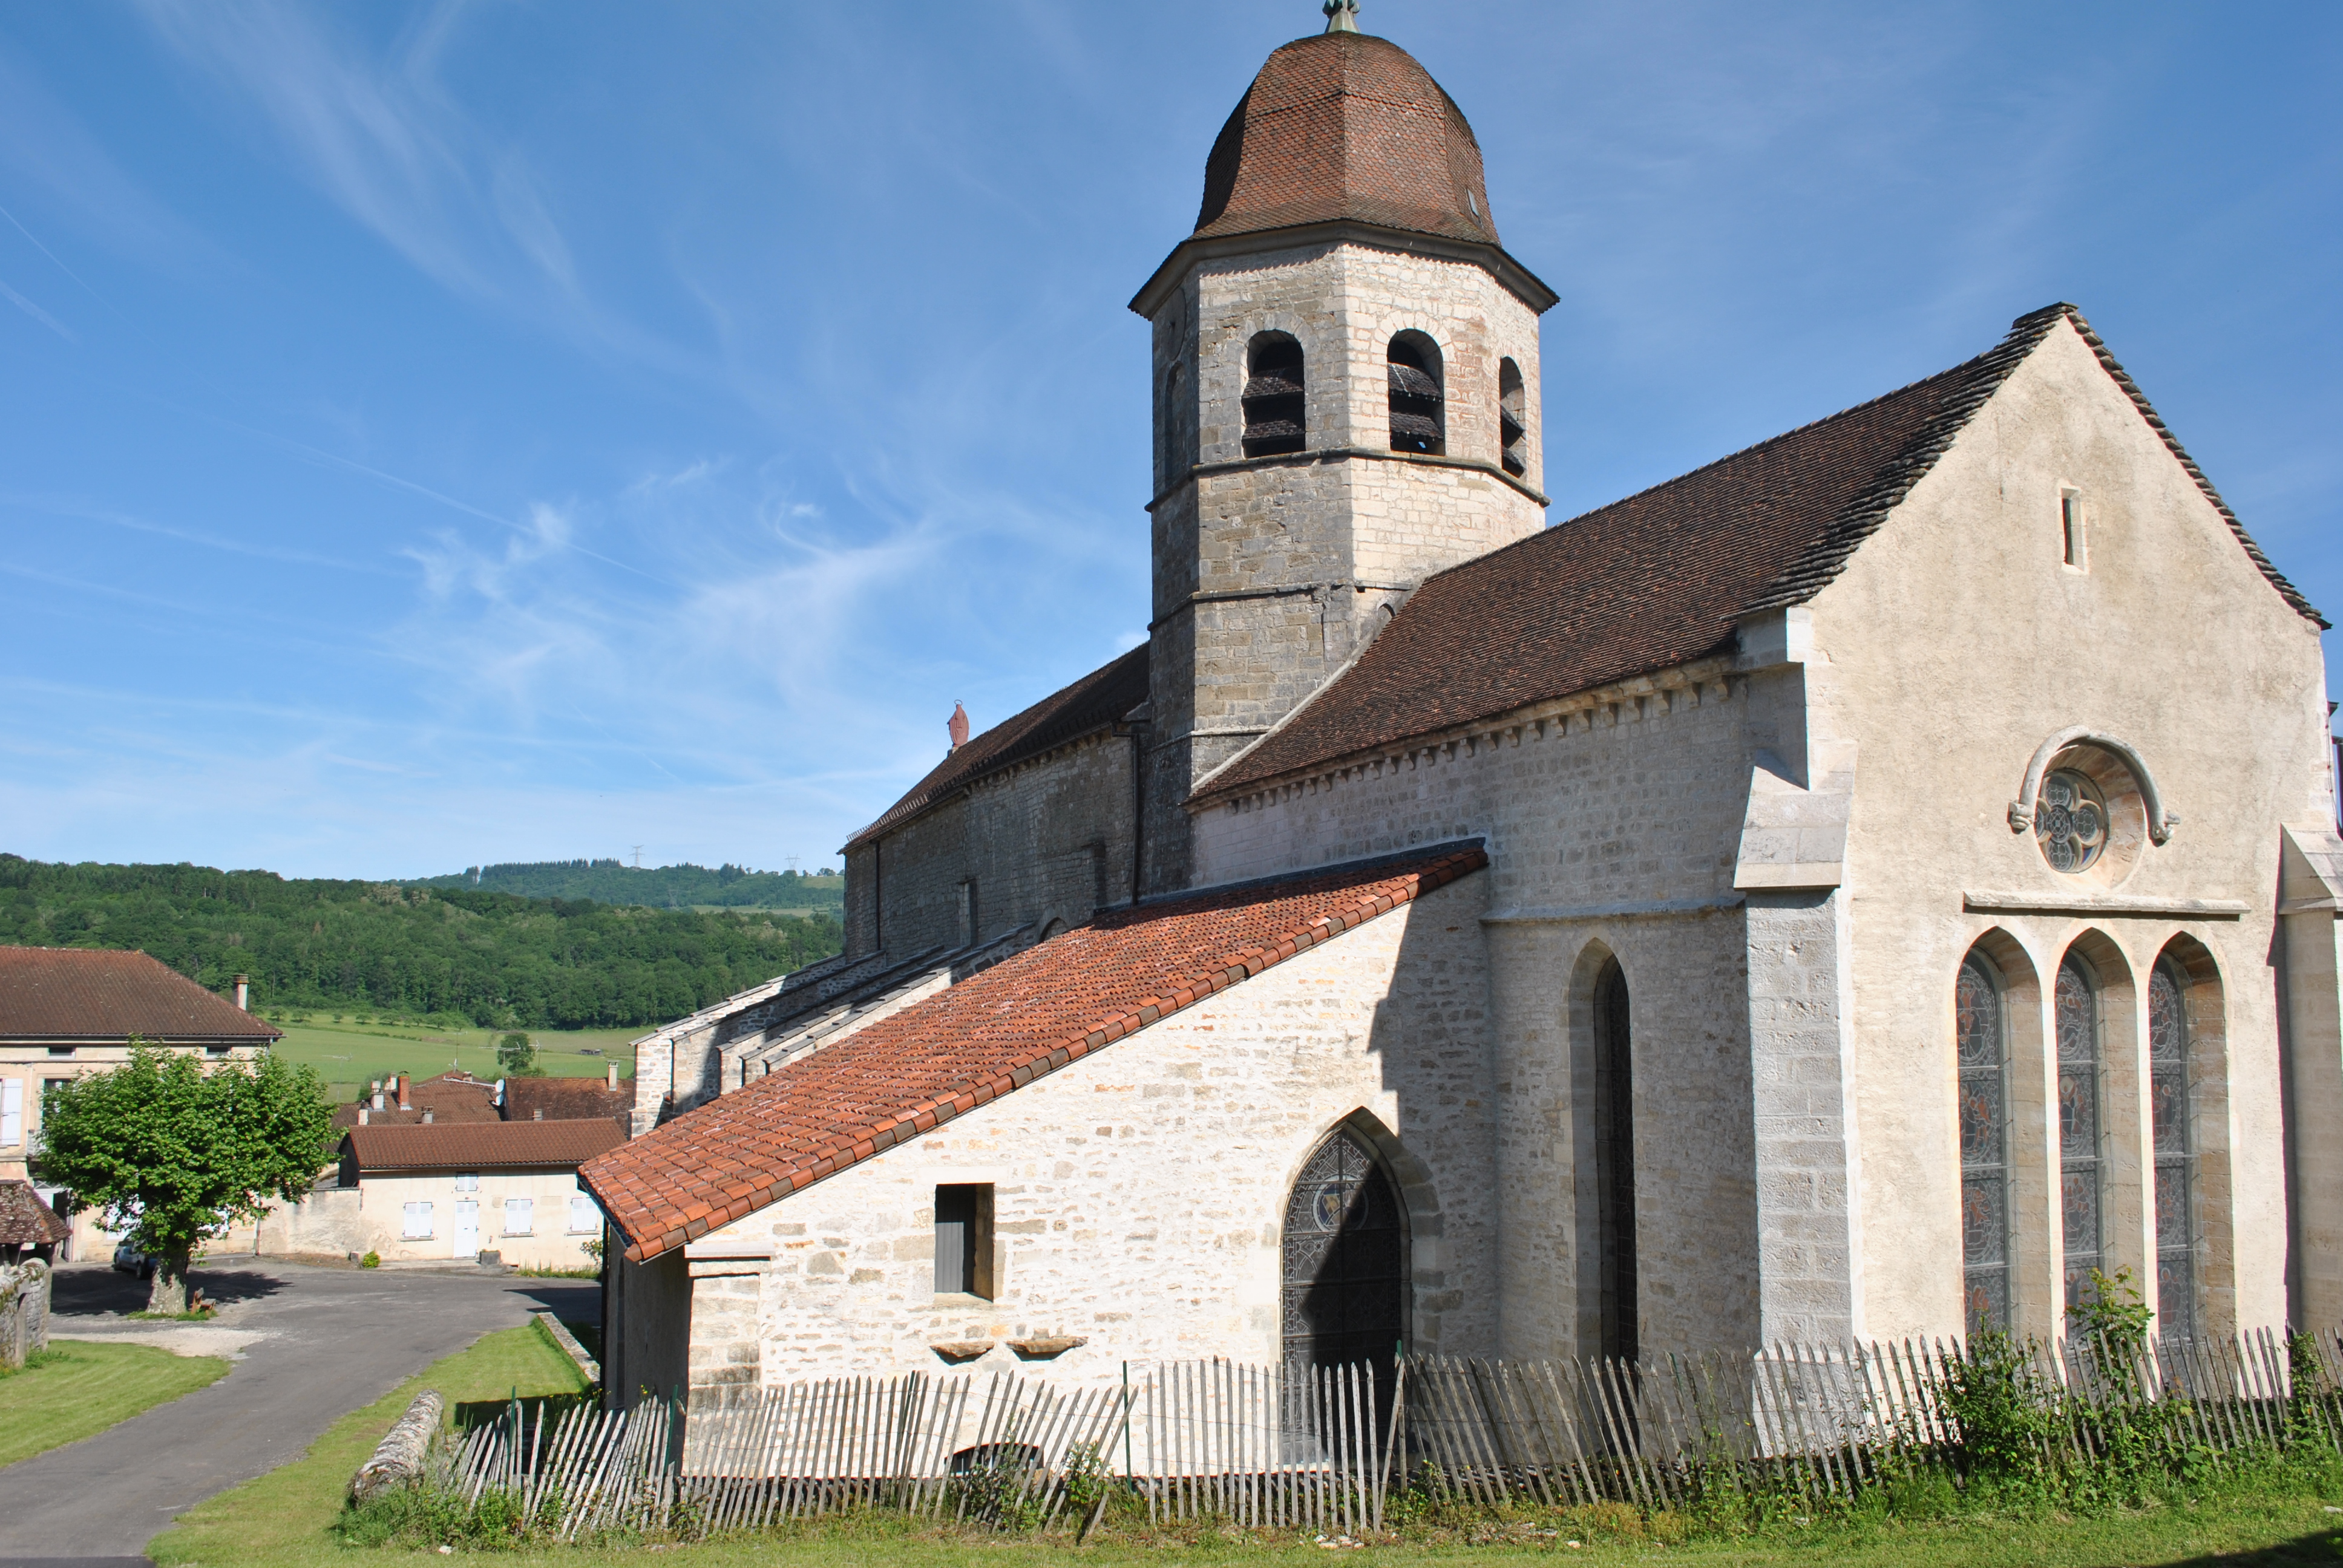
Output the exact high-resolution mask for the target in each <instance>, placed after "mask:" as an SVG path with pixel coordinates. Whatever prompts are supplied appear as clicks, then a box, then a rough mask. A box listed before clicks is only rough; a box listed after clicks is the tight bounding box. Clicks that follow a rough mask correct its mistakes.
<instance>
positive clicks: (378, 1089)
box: [374, 1083, 382, 1111]
mask: <svg viewBox="0 0 2343 1568" xmlns="http://www.w3.org/2000/svg"><path fill="white" fill-rule="evenodd" d="M374 1108H375V1109H376V1110H377V1111H380V1110H381V1109H382V1085H381V1084H379V1083H377V1084H376V1085H375V1086H374Z"/></svg>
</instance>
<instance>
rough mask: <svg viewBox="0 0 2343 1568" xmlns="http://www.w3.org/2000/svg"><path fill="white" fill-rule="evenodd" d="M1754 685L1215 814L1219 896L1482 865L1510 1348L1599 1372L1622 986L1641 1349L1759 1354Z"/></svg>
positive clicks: (1357, 772)
mask: <svg viewBox="0 0 2343 1568" xmlns="http://www.w3.org/2000/svg"><path fill="white" fill-rule="evenodd" d="M1750 708H1751V695H1750V683H1749V681H1748V679H1747V678H1745V677H1743V676H1739V675H1735V674H1733V673H1732V672H1731V671H1730V670H1729V668H1726V667H1725V666H1724V665H1723V664H1722V663H1711V664H1709V665H1706V666H1703V667H1696V668H1694V669H1692V670H1689V671H1678V672H1674V673H1671V674H1668V675H1666V676H1664V677H1663V678H1659V679H1654V680H1648V681H1639V682H1634V683H1628V684H1626V685H1624V686H1622V687H1620V688H1616V689H1606V690H1604V691H1601V692H1595V693H1590V694H1588V695H1587V696H1586V697H1585V698H1584V699H1575V700H1574V702H1573V703H1571V704H1557V705H1553V708H1552V711H1550V712H1545V713H1544V717H1541V718H1535V719H1529V720H1527V721H1524V722H1519V723H1515V722H1513V721H1512V720H1508V721H1507V722H1506V724H1504V725H1503V726H1501V727H1499V728H1498V729H1497V730H1496V732H1495V734H1494V735H1493V737H1492V736H1490V735H1487V734H1483V735H1480V736H1467V737H1465V738H1463V739H1458V740H1457V741H1456V742H1455V744H1453V746H1452V745H1450V744H1448V743H1447V742H1446V741H1444V740H1443V741H1442V742H1440V743H1438V744H1435V745H1431V746H1427V747H1423V748H1421V749H1405V754H1403V755H1398V756H1393V757H1387V758H1383V759H1377V760H1375V761H1373V762H1372V763H1368V764H1363V765H1361V766H1358V767H1356V768H1352V769H1342V770H1340V771H1339V772H1337V773H1334V774H1332V775H1330V776H1328V777H1324V778H1321V779H1315V780H1311V781H1307V782H1304V783H1302V784H1299V785H1293V786H1289V787H1287V788H1285V789H1280V790H1276V791H1272V792H1268V793H1265V794H1263V795H1261V796H1255V797H1252V798H1250V799H1245V800H1242V801H1239V802H1236V803H1233V804H1224V805H1220V806H1215V807H1212V808H1210V809H1206V810H1205V811H1203V812H1202V814H1201V815H1200V816H1199V818H1198V819H1197V823H1196V829H1197V837H1198V874H1199V879H1200V880H1202V881H1206V882H1212V881H1221V880H1227V879H1235V878H1238V877H1242V876H1252V875H1259V874H1263V873H1267V872H1272V871H1277V870H1283V869H1294V868H1300V867H1307V866H1312V865H1318V864H1322V863H1328V862H1333V861H1339V860H1344V859H1354V858H1357V857H1360V856H1364V855H1371V854H1379V853H1384V852H1388V851H1390V850H1393V849H1404V848H1406V847H1408V846H1409V845H1411V844H1418V843H1433V842H1438V841H1440V840H1443V839H1450V838H1455V837H1461V836H1468V835H1471V836H1482V837H1484V838H1485V839H1487V841H1488V845H1489V854H1490V859H1491V861H1492V866H1491V869H1490V870H1489V872H1488V873H1487V875H1488V877H1489V878H1490V884H1491V892H1490V902H1491V905H1492V909H1491V912H1490V913H1489V915H1488V916H1487V917H1486V920H1485V921H1484V924H1485V926H1486V928H1487V930H1488V940H1489V943H1490V963H1491V966H1492V973H1493V1026H1494V1027H1493V1033H1494V1039H1495V1049H1496V1052H1497V1071H1496V1081H1497V1085H1498V1103H1499V1124H1498V1125H1499V1141H1498V1171H1497V1181H1498V1198H1499V1201H1500V1203H1501V1205H1502V1210H1503V1228H1504V1234H1505V1236H1506V1244H1505V1247H1504V1249H1503V1260H1504V1261H1503V1335H1502V1343H1503V1353H1504V1354H1506V1355H1512V1356H1535V1355H1552V1354H1570V1353H1593V1352H1594V1349H1595V1346H1596V1339H1595V1335H1596V1332H1597V1326H1598V1316H1597V1311H1598V1309H1597V1301H1596V1296H1595V1276H1594V1221H1595V1214H1594V1168H1593V1163H1592V1158H1593V1157H1592V1147H1593V1143H1592V1121H1591V1110H1590V1106H1591V1093H1592V1073H1593V1058H1592V1055H1591V1049H1592V1048H1591V1037H1592V1032H1593V1019H1592V1012H1591V1008H1590V1006H1589V998H1590V996H1591V993H1592V990H1593V987H1594V980H1595V977H1596V973H1597V971H1598V970H1600V968H1601V965H1602V960H1604V958H1606V957H1613V956H1615V957H1616V958H1617V959H1618V960H1619V962H1620V965H1621V968H1622V969H1623V970H1624V973H1625V975H1626V979H1627V984H1628V993H1629V997H1630V1017H1631V1029H1632V1033H1633V1038H1634V1061H1635V1088H1634V1118H1635V1127H1636V1137H1635V1151H1636V1155H1635V1159H1636V1186H1637V1199H1638V1203H1637V1210H1638V1222H1637V1241H1636V1248H1637V1260H1638V1264H1639V1271H1640V1274H1641V1277H1642V1282H1643V1288H1642V1292H1641V1296H1640V1301H1639V1315H1640V1319H1641V1323H1642V1328H1643V1342H1644V1345H1645V1346H1646V1347H1648V1348H1651V1349H1654V1350H1666V1349H1671V1348H1690V1347H1700V1346H1709V1345H1733V1346H1739V1345H1745V1344H1748V1343H1750V1342H1754V1340H1755V1338H1756V1337H1757V1335H1758V1334H1759V1333H1760V1332H1761V1331H1762V1329H1763V1325H1762V1324H1761V1322H1760V1321H1759V1318H1758V1314H1757V1308H1756V1303H1757V1298H1758V1264H1757V1255H1756V1247H1757V1216H1756V1191H1755V1182H1756V1176H1755V1150H1754V1146H1753V1139H1754V1137H1755V1128H1754V1117H1753V1109H1752V1089H1751V1081H1750V1060H1749V1043H1748V1041H1749V1019H1748V1005H1749V1004H1748V995H1749V975H1748V955H1747V942H1748V934H1747V930H1746V925H1745V918H1744V914H1743V911H1742V910H1741V909H1740V907H1739V906H1740V904H1741V902H1742V900H1741V896H1740V895H1739V894H1737V893H1736V892H1735V890H1734V886H1733V883H1734V871H1735V849H1736V845H1737V842H1738V838H1739V832H1740V827H1741V822H1742V817H1743V813H1744V809H1745V802H1746V799H1747V796H1748V790H1749V776H1750V766H1751V757H1752V737H1751V731H1752V729H1753V720H1752V716H1751V713H1750Z"/></svg>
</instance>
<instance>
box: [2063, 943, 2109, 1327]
mask: <svg viewBox="0 0 2343 1568" xmlns="http://www.w3.org/2000/svg"><path fill="white" fill-rule="evenodd" d="M2057 1012H2058V1214H2059V1221H2060V1230H2061V1231H2062V1233H2063V1235H2064V1237H2065V1241H2066V1306H2067V1307H2068V1308H2069V1309H2072V1308H2075V1307H2078V1306H2080V1305H2082V1304H2083V1302H2084V1299H2085V1297H2086V1296H2087V1293H2088V1292H2089V1288H2090V1277H2091V1271H2092V1270H2094V1269H2097V1268H2101V1267H2104V1265H2105V1253H2104V1251H2103V1248H2104V1245H2105V1231H2106V1226H2105V1222H2104V1220H2103V1214H2104V1211H2105V1208H2106V1201H2105V1200H2106V1186H2105V1180H2104V1171H2102V1170H2101V1166H2100V1160H2099V1143H2100V1140H2099V1127H2100V1104H2099V1101H2100V1093H2099V1089H2100V1085H2099V1058H2100V1049H2099V988H2098V984H2097V981H2096V980H2094V979H2093V978H2092V975H2091V971H2090V970H2088V969H2087V968H2086V967H2085V966H2084V964H2083V961H2082V960H2080V959H2078V958H2077V957H2075V956H2073V955H2071V954H2070V955H2068V957H2067V959H2066V962H2064V963H2062V964H2060V965H2059V966H2058V990H2057Z"/></svg>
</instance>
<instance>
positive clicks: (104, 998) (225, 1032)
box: [0, 947, 283, 1261]
mask: <svg viewBox="0 0 2343 1568" xmlns="http://www.w3.org/2000/svg"><path fill="white" fill-rule="evenodd" d="M233 984H234V986H235V1000H228V999H227V998H225V997H221V996H217V995H215V994H214V993H213V992H211V991H208V990H205V989H204V988H203V987H202V986H199V985H197V984H196V982H195V981H193V980H189V979H187V978H186V976H185V975H182V974H179V973H177V972H176V971H175V970H171V969H169V968H167V967H166V966H165V965H164V964H162V963H161V962H159V961H157V960H155V959H152V958H149V957H147V956H146V954H145V953H140V952H103V951H97V950H91V949H84V948H17V947H0V1181H5V1180H6V1179H7V1178H9V1177H17V1178H27V1177H30V1176H31V1175H32V1174H33V1172H32V1171H31V1170H30V1168H29V1159H30V1154H31V1151H33V1150H34V1149H35V1148H37V1147H38V1144H39V1140H40V1132H41V1097H42V1095H43V1094H44V1093H45V1092H46V1091H47V1090H48V1089H49V1088H50V1087H51V1086H53V1085H55V1084H62V1083H67V1082H71V1081H73V1080H75V1079H76V1078H81V1077H85V1076H86V1075H88V1074H90V1073H94V1072H104V1071H106V1070H108V1069H110V1068H116V1067H119V1066H121V1065H122V1064H123V1063H124V1062H126V1061H128V1060H130V1050H131V1046H132V1043H133V1042H134V1041H137V1042H140V1043H144V1044H146V1045H151V1046H158V1047H161V1048H164V1049H166V1050H174V1051H180V1052H184V1053H187V1054H190V1055H195V1056H198V1057H201V1058H202V1059H203V1060H205V1061H206V1062H226V1061H251V1060H255V1059H256V1058H257V1057H258V1056H259V1055H260V1053H261V1052H262V1051H264V1050H267V1049H268V1047H269V1046H270V1044H271V1043H273V1042H274V1041H276V1040H279V1039H281V1038H282V1037H283V1036H282V1031H281V1030H277V1029H275V1028H273V1027H272V1026H270V1025H269V1024H267V1023H266V1022H264V1021H263V1020H260V1019H257V1018H255V1017H254V1016H253V1015H252V1014H251V1013H250V1012H248V1011H246V1008H245V1004H246V1001H247V1000H249V997H250V991H249V990H248V982H247V981H246V979H245V977H244V976H242V975H238V976H236V979H235V980H234V982H233ZM36 1190H37V1191H39V1193H40V1196H41V1200H42V1201H44V1202H45V1203H50V1204H52V1205H54V1206H57V1207H59V1208H60V1209H62V1207H63V1206H64V1203H63V1195H61V1194H59V1193H58V1192H56V1191H55V1190H53V1189H49V1188H38V1189H36ZM72 1227H73V1235H72V1237H71V1238H70V1239H69V1240H68V1241H66V1242H65V1246H64V1249H63V1254H64V1258H65V1260H70V1261H90V1260H98V1261H103V1260H104V1259H106V1258H107V1257H109V1256H110V1255H111V1254H112V1252H113V1250H114V1244H115V1241H116V1237H115V1235H114V1234H113V1232H111V1231H107V1230H106V1229H105V1226H104V1216H103V1215H101V1214H100V1213H98V1212H97V1211H96V1210H85V1211H82V1212H81V1213H80V1214H77V1215H75V1216H74V1217H73V1220H72Z"/></svg>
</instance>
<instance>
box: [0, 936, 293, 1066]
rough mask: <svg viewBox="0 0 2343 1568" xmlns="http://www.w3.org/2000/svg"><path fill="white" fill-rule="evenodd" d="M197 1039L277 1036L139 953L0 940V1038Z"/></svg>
mask: <svg viewBox="0 0 2343 1568" xmlns="http://www.w3.org/2000/svg"><path fill="white" fill-rule="evenodd" d="M134 1034H136V1035H139V1036H142V1037H143V1038H145V1039H147V1040H156V1041H158V1042H168V1041H174V1040H204V1041H207V1042H213V1041H217V1042H226V1043H229V1044H234V1045H266V1044H267V1043H268V1042H269V1041H270V1040H277V1039H279V1038H281V1037H282V1034H283V1031H282V1030H277V1029H272V1028H271V1027H269V1026H268V1025H267V1024H266V1023H264V1022H262V1021H261V1020H259V1019H256V1018H255V1017H253V1016H252V1015H251V1014H250V1013H248V1012H246V1011H245V1010H243V1009H242V1008H240V1007H238V1006H236V1004H235V1003H234V1002H232V1001H229V1000H227V999H226V998H225V997H219V996H215V995H213V994H212V993H211V992H210V991H207V990H205V989H204V988H203V987H201V986H199V985H197V984H196V982H195V981H193V980H189V979H187V977H186V976H185V975H183V974H179V973H177V972H176V971H175V970H170V969H167V968H166V967H165V966H164V965H163V964H161V963H159V962H157V961H156V960H154V959H150V958H148V957H147V956H146V954H145V953H126V952H113V951H106V950H97V949H92V948H0V1040H89V1041H97V1040H127V1039H128V1038H129V1037H130V1036H132V1035H134Z"/></svg>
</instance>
